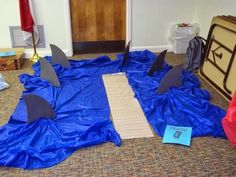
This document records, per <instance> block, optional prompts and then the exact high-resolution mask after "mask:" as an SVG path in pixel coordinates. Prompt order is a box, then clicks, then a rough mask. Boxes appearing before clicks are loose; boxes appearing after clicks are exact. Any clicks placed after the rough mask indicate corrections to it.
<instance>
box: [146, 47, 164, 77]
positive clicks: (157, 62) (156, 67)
mask: <svg viewBox="0 0 236 177" xmlns="http://www.w3.org/2000/svg"><path fill="white" fill-rule="evenodd" d="M166 52H167V50H164V51H162V52H161V53H160V54H159V55H158V56H157V59H156V60H155V61H154V63H153V64H152V66H151V68H150V69H149V71H148V75H149V76H151V75H153V74H154V73H155V72H156V71H159V70H162V68H163V64H164V61H165V56H166Z"/></svg>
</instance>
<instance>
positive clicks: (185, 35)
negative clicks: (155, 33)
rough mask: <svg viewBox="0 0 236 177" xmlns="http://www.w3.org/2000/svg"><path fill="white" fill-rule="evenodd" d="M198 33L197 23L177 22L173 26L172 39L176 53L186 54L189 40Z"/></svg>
mask: <svg viewBox="0 0 236 177" xmlns="http://www.w3.org/2000/svg"><path fill="white" fill-rule="evenodd" d="M197 33H198V25H197V24H185V23H182V24H175V25H172V26H171V35H170V40H171V43H172V47H173V52H174V53H175V54H184V53H186V51H187V48H188V45H189V41H190V40H191V39H193V38H194V37H195V36H196V35H197Z"/></svg>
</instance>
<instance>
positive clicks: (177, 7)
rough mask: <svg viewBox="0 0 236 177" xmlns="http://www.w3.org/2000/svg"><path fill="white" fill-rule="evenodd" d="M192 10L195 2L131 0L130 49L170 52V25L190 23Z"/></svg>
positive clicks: (192, 14)
mask: <svg viewBox="0 0 236 177" xmlns="http://www.w3.org/2000/svg"><path fill="white" fill-rule="evenodd" d="M194 8H195V0H187V1H186V0H147V1H143V0H132V13H131V14H132V15H131V16H132V17H133V18H132V22H131V37H130V38H131V39H132V49H133V50H143V49H146V48H147V49H150V50H152V51H161V50H163V49H169V50H171V48H172V47H171V44H170V41H169V40H168V37H169V33H170V27H171V25H172V24H175V23H181V22H192V21H193V17H194Z"/></svg>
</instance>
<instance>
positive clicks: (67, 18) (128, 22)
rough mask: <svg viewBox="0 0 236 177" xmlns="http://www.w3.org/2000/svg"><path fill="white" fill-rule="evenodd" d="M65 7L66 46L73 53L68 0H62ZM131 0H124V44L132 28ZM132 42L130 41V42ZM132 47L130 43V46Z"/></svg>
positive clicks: (69, 52) (129, 38)
mask: <svg viewBox="0 0 236 177" xmlns="http://www.w3.org/2000/svg"><path fill="white" fill-rule="evenodd" d="M63 1H64V7H65V30H66V46H67V48H68V55H69V56H72V55H73V45H72V43H73V41H72V29H71V16H70V0H63ZM131 14H132V0H126V40H125V41H126V44H127V43H128V42H129V41H130V40H131V36H132V35H131V30H132V17H131ZM131 44H132V43H131ZM130 48H131V49H132V45H131V46H130Z"/></svg>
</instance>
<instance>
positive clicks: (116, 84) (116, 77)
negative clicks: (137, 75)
mask: <svg viewBox="0 0 236 177" xmlns="http://www.w3.org/2000/svg"><path fill="white" fill-rule="evenodd" d="M103 82H104V85H105V88H106V93H107V97H108V100H109V105H110V109H111V117H112V120H113V123H114V126H115V128H116V130H117V131H118V133H119V134H120V136H121V138H122V139H129V138H141V137H153V133H152V130H151V128H150V127H149V124H148V122H147V120H146V118H145V115H144V113H143V111H142V108H141V106H140V105H139V103H138V100H137V99H136V98H134V92H133V90H132V88H131V87H130V85H129V83H128V80H127V78H126V76H125V74H123V73H119V74H106V75H103Z"/></svg>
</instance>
